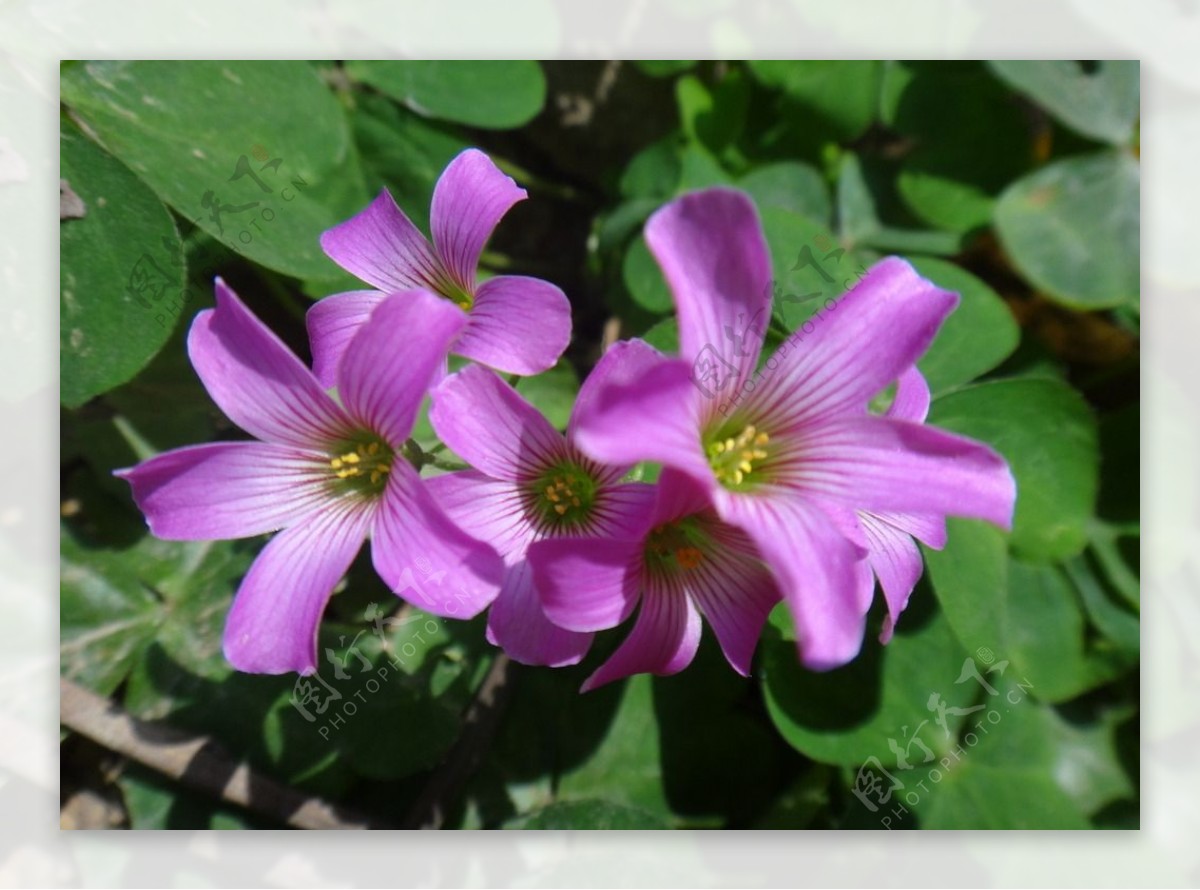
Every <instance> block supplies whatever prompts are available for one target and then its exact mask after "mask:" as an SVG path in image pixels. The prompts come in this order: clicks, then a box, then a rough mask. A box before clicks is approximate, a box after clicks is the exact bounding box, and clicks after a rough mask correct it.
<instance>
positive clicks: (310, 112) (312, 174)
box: [62, 61, 367, 278]
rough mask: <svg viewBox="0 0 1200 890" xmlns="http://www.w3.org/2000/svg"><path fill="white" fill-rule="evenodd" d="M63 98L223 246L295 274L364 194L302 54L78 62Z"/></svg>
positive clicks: (309, 271) (326, 269)
mask: <svg viewBox="0 0 1200 890" xmlns="http://www.w3.org/2000/svg"><path fill="white" fill-rule="evenodd" d="M62 98H63V101H64V102H65V103H66V104H67V105H68V106H69V107H70V108H71V109H72V111H74V112H75V113H76V114H77V115H78V116H79V117H80V118H82V119H83V121H84V122H85V124H86V125H87V127H88V128H89V129H90V130H92V131H94V132H95V133H96V134H97V137H98V138H99V140H100V142H101V143H102V144H103V145H104V146H105V148H107V149H108V150H109V151H110V152H112V153H113V154H114V155H116V156H117V157H118V158H119V159H120V160H122V161H123V162H124V163H125V164H126V165H128V166H129V167H130V169H132V170H133V172H134V173H136V174H137V175H138V176H139V177H141V178H142V180H143V181H144V182H146V183H147V184H148V185H149V186H150V187H151V188H152V189H154V191H155V192H156V193H157V194H158V196H159V197H160V198H161V199H162V200H163V201H165V202H166V203H167V204H169V205H170V206H171V207H172V208H173V209H174V210H175V211H176V212H177V213H179V214H180V215H181V216H182V217H184V218H185V219H188V220H191V221H192V222H194V223H195V224H196V225H197V226H199V227H200V228H202V229H203V230H204V231H206V232H207V233H208V234H210V235H212V236H213V237H214V238H216V239H217V240H218V241H220V242H221V243H222V244H224V245H226V246H227V247H229V249H231V250H234V251H236V252H237V253H239V254H241V255H242V256H245V257H247V258H248V259H250V260H253V261H254V262H256V263H259V264H261V265H263V266H266V267H268V268H270V269H274V270H276V271H278V272H283V273H285V274H287V275H292V276H295V277H297V278H327V277H329V276H332V275H334V274H335V273H336V272H337V266H335V265H334V263H333V261H332V260H330V259H328V258H327V257H326V256H325V255H324V253H323V252H322V251H321V247H320V244H319V243H318V238H319V237H320V235H321V233H322V232H323V231H325V230H326V229H328V228H330V227H331V226H334V225H336V224H337V223H339V222H341V221H342V220H344V219H346V218H347V217H349V216H351V215H353V214H354V213H357V212H358V211H359V210H361V209H362V208H363V207H364V206H365V205H366V203H367V193H366V189H365V188H364V186H363V180H362V173H361V170H360V168H359V162H358V157H357V154H356V153H355V150H354V145H353V142H352V141H351V139H350V133H349V127H348V126H347V124H346V119H345V116H344V114H343V112H342V109H341V107H340V106H339V104H338V102H337V100H336V99H335V98H334V96H333V95H332V93H330V92H329V90H328V89H326V87H325V86H324V85H323V84H322V83H321V80H320V78H319V77H318V76H317V73H316V71H315V70H314V69H313V67H312V66H311V65H309V64H307V63H305V62H241V61H226V62H207V61H182V62H82V63H80V64H78V65H72V66H69V67H67V68H64V70H63V73H62Z"/></svg>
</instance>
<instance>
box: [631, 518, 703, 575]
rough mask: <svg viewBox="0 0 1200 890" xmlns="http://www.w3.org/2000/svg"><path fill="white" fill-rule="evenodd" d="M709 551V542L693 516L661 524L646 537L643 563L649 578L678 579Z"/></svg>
mask: <svg viewBox="0 0 1200 890" xmlns="http://www.w3.org/2000/svg"><path fill="white" fill-rule="evenodd" d="M707 550H708V538H707V537H706V536H705V534H704V533H703V531H702V530H701V528H700V522H699V520H698V519H697V517H695V516H685V517H684V518H683V519H678V520H676V521H675V522H668V523H664V524H663V525H660V526H657V527H656V528H654V529H652V530H651V531H650V534H649V535H647V536H646V545H645V550H644V559H645V565H646V569H647V571H649V572H650V573H651V574H655V575H659V576H664V575H678V574H679V573H681V572H689V571H691V570H692V569H695V568H697V567H699V566H700V565H701V564H702V563H703V562H704V554H705V552H706V551H707Z"/></svg>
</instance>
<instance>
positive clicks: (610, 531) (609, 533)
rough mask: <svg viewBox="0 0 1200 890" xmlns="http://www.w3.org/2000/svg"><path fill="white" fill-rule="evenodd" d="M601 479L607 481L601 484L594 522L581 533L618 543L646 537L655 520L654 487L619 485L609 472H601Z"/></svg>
mask: <svg viewBox="0 0 1200 890" xmlns="http://www.w3.org/2000/svg"><path fill="white" fill-rule="evenodd" d="M601 478H602V479H605V478H606V479H607V480H608V481H604V482H602V483H601V485H600V487H599V489H598V491H597V495H596V502H595V507H594V508H593V511H592V521H591V523H590V524H589V525H588V526H587V527H586V529H585V531H583V532H580V534H581V535H584V534H586V535H587V536H588V537H603V538H617V539H619V540H634V539H640V538H641V537H643V536H644V535H645V534H646V531H647V530H648V529H649V528H650V522H651V520H652V519H653V518H654V502H655V486H653V485H648V484H647V483H645V482H616V481H613V479H612V477H611V476H610V475H607V471H602V472H601ZM617 478H620V477H617Z"/></svg>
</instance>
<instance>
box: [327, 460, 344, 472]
mask: <svg viewBox="0 0 1200 890" xmlns="http://www.w3.org/2000/svg"><path fill="white" fill-rule="evenodd" d="M329 466H331V467H333V468H334V469H335V470H340V469H341V468H342V459H341V458H340V457H335V458H334V459H333V460H331V461H330V462H329Z"/></svg>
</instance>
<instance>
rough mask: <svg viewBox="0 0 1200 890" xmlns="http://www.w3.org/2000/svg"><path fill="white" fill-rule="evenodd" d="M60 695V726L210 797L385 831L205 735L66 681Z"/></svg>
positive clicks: (322, 825)
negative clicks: (139, 714)
mask: <svg viewBox="0 0 1200 890" xmlns="http://www.w3.org/2000/svg"><path fill="white" fill-rule="evenodd" d="M59 690H60V699H59V711H60V715H59V720H60V722H61V723H62V725H63V726H65V727H67V728H68V729H71V730H73V731H74V732H77V733H79V734H80V735H82V736H86V737H87V738H89V739H91V740H92V741H93V742H95V743H96V744H98V745H102V746H103V747H105V748H108V749H109V750H111V751H115V752H117V753H118V754H121V755H123V756H125V757H127V758H129V759H130V760H133V761H136V762H137V763H139V764H141V765H142V766H146V767H149V768H150V769H152V770H154V771H155V772H159V773H162V774H163V775H164V776H168V777H169V778H171V779H174V780H176V781H178V782H180V783H181V784H183V785H187V786H189V787H191V788H194V789H195V790H197V791H200V792H202V793H203V794H206V795H208V796H210V797H215V798H219V799H220V800H223V801H225V802H226V803H231V804H235V805H237V806H239V807H244V808H245V809H247V810H250V811H252V812H255V813H259V814H261V815H263V816H267V817H270V818H272V819H275V820H278V821H279V822H283V823H285V824H287V825H289V826H291V827H293V828H309V829H350V828H386V827H388V826H385V825H381V824H379V823H378V822H376V821H375V820H373V819H370V818H368V817H366V816H363V815H361V814H358V813H352V812H350V811H348V810H346V809H344V808H342V807H340V806H335V805H333V804H330V803H327V802H326V801H323V800H321V799H320V798H317V797H309V796H308V795H305V794H303V793H301V792H299V791H297V790H295V789H294V788H289V787H288V786H287V785H283V784H281V783H279V782H276V781H275V780H274V779H270V778H268V777H266V776H264V775H262V774H261V773H258V772H256V771H255V770H253V769H251V768H250V767H249V766H248V765H247V764H246V763H244V762H239V761H236V760H234V759H233V758H232V757H230V756H229V754H227V753H226V752H225V751H223V750H222V749H221V747H220V746H219V745H218V744H217V743H216V742H214V741H213V740H212V739H210V738H209V737H208V736H201V735H194V734H190V733H185V732H182V731H180V730H179V729H176V728H174V727H171V726H169V725H167V724H165V723H162V722H160V721H148V720H139V719H138V718H136V717H133V716H132V715H130V714H129V713H128V712H127V711H125V710H124V709H122V708H121V707H119V706H118V705H116V704H114V703H113V702H112V701H110V700H109V699H106V698H102V697H100V696H98V695H96V694H95V693H94V692H90V691H89V690H87V689H84V688H83V687H82V686H80V685H79V684H78V683H73V682H72V681H70V680H67V679H60V681H59Z"/></svg>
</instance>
